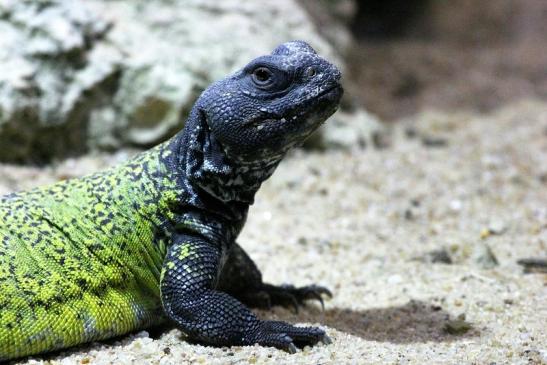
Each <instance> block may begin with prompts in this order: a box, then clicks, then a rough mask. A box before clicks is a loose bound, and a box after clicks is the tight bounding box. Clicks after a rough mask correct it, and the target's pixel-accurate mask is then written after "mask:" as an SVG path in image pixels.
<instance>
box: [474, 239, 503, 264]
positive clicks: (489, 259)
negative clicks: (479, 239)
mask: <svg viewBox="0 0 547 365" xmlns="http://www.w3.org/2000/svg"><path fill="white" fill-rule="evenodd" d="M472 260H473V261H474V262H475V264H477V265H479V266H480V267H481V268H482V269H492V268H494V267H496V266H498V265H499V262H498V259H497V258H496V256H495V255H494V252H493V251H492V249H491V248H490V246H488V245H486V244H482V243H477V244H476V245H475V246H474V247H473V253H472Z"/></svg>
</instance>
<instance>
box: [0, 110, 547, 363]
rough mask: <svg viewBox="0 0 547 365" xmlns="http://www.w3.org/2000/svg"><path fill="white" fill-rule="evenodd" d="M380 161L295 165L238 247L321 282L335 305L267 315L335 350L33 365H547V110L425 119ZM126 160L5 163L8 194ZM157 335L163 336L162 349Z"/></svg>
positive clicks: (169, 352) (261, 198)
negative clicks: (317, 331) (529, 261)
mask: <svg viewBox="0 0 547 365" xmlns="http://www.w3.org/2000/svg"><path fill="white" fill-rule="evenodd" d="M394 128H395V129H394V136H393V140H392V146H391V147H390V148H388V149H383V150H370V149H368V150H354V151H349V152H348V151H346V152H343V151H337V152H328V153H324V154H319V153H317V154H306V153H301V152H300V153H296V154H294V155H293V156H291V158H289V159H288V160H287V161H286V162H285V163H284V164H283V165H282V166H280V168H279V170H278V171H277V173H276V174H275V175H274V177H273V178H272V179H271V180H270V181H268V182H267V183H266V184H265V185H264V187H263V189H262V190H261V191H260V193H259V194H258V196H257V203H256V204H255V206H253V208H252V210H251V212H250V218H249V221H248V223H247V225H246V227H245V230H244V233H243V234H242V237H241V239H240V243H241V244H242V246H243V247H245V248H246V249H247V250H248V251H249V252H250V254H251V256H252V257H253V258H254V259H255V260H256V261H257V263H258V264H259V267H261V268H262V269H263V270H264V275H265V279H266V280H268V281H271V282H274V283H284V282H291V283H295V284H299V285H304V284H309V283H320V284H323V285H326V286H328V287H330V288H332V290H333V292H334V294H335V296H334V298H333V299H332V300H330V301H328V302H326V309H325V311H324V312H322V311H321V309H320V307H319V306H317V305H315V304H310V305H309V306H308V307H306V308H303V309H302V310H301V311H300V313H299V314H298V315H296V314H294V313H292V312H291V311H290V310H285V309H280V308H277V309H275V310H273V311H271V312H267V311H259V312H258V313H259V315H260V316H262V317H264V318H269V319H283V320H287V321H290V322H293V323H311V324H318V325H321V326H323V327H324V328H325V329H326V330H327V332H328V334H329V336H330V337H331V338H332V339H333V344H331V345H328V346H327V345H318V346H316V347H313V348H305V349H303V350H302V351H301V352H298V353H297V354H294V355H289V354H287V353H284V352H282V351H278V350H275V349H272V348H261V347H258V346H254V347H232V348H211V347H204V346H199V345H191V344H188V343H186V342H185V341H184V340H183V338H181V334H180V332H179V331H178V330H176V329H168V330H165V331H163V332H159V333H152V335H150V334H149V333H148V332H145V331H141V332H139V333H137V334H132V335H129V336H127V337H124V338H121V339H116V340H113V341H109V342H105V343H96V344H92V345H88V346H82V347H80V348H78V349H75V350H71V351H65V352H62V353H57V354H54V355H49V356H47V357H43V358H42V357H35V358H32V359H25V360H23V361H22V362H20V363H21V364H45V363H47V364H78V363H81V364H126V363H127V364H187V363H203V364H246V363H252V364H255V363H256V364H262V363H269V364H294V363H302V364H346V363H347V364H399V363H401V364H407V363H413V364H545V363H547V329H546V328H547V304H546V303H547V275H546V274H541V273H533V274H525V273H524V272H523V269H522V267H521V266H519V265H518V264H517V263H516V261H517V260H518V259H520V258H527V257H546V256H547V104H545V103H544V104H542V103H540V102H520V103H517V104H514V105H512V106H510V107H506V108H504V109H498V110H496V111H495V112H493V113H491V114H489V115H484V116H476V115H475V116H473V115H464V114H462V115H455V114H449V115H448V114H442V113H433V112H428V113H422V114H419V115H417V116H416V117H415V123H414V124H405V123H402V124H399V125H397V126H396V127H394ZM126 157H127V154H126V153H118V154H117V155H115V156H98V157H97V156H95V157H84V158H81V159H77V160H69V161H65V162H63V163H61V164H59V165H57V166H56V167H49V168H46V169H42V170H39V169H34V168H20V167H10V166H1V165H0V193H5V192H9V191H12V190H16V189H22V188H28V187H31V186H34V185H39V184H43V183H47V182H51V181H55V180H57V179H59V178H66V177H72V176H77V175H80V174H83V173H87V172H90V171H93V170H96V169H99V168H102V167H104V165H105V164H110V163H114V162H116V161H119V160H123V159H124V158H126ZM151 336H152V337H151Z"/></svg>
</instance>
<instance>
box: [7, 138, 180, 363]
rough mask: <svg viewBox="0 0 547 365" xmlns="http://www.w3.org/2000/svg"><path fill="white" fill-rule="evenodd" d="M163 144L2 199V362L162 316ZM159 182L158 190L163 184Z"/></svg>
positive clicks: (169, 189)
mask: <svg viewBox="0 0 547 365" xmlns="http://www.w3.org/2000/svg"><path fill="white" fill-rule="evenodd" d="M169 154H170V151H169V149H168V148H167V144H164V145H160V146H158V147H156V148H154V149H152V150H150V151H147V152H145V153H142V154H140V155H139V156H137V157H135V158H134V159H133V160H131V161H129V162H127V163H126V164H124V165H122V166H119V167H116V168H113V169H111V170H108V171H105V172H102V173H97V174H93V175H89V176H87V177H83V178H81V179H73V180H68V181H63V182H59V183H57V184H55V185H52V186H49V187H44V188H38V189H35V190H32V191H29V192H23V193H15V194H11V195H8V196H5V197H1V198H0V360H6V359H11V358H15V357H21V356H26V355H31V354H36V353H40V352H44V351H51V350H53V349H60V348H65V347H70V346H73V345H77V344H80V343H84V342H89V341H94V340H100V339H105V338H109V337H113V336H116V335H121V334H124V333H127V332H130V331H132V330H135V329H138V328H144V327H146V326H148V325H150V324H151V323H152V322H153V323H157V322H158V321H159V320H161V319H162V313H163V312H162V308H161V301H160V292H159V278H160V273H161V266H162V263H163V259H164V257H165V253H166V244H167V240H168V239H169V237H168V233H166V232H165V231H166V230H162V225H164V224H165V219H164V218H163V217H165V216H166V212H167V211H168V205H169V204H170V199H173V198H174V197H176V196H177V194H178V193H179V192H178V191H177V187H176V186H175V183H174V182H173V179H169V178H168V177H167V174H166V171H165V170H166V167H165V166H164V165H163V163H162V162H161V161H164V160H165V158H166V157H167V156H168V155H169ZM160 186H161V189H159V188H158V187H160Z"/></svg>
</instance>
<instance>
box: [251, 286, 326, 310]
mask: <svg viewBox="0 0 547 365" xmlns="http://www.w3.org/2000/svg"><path fill="white" fill-rule="evenodd" d="M323 296H326V297H328V298H332V293H331V291H330V290H329V289H327V288H325V287H323V286H319V285H307V286H303V287H295V286H293V285H281V286H276V285H271V284H263V285H262V287H260V289H259V290H258V291H256V292H253V293H251V294H248V295H246V296H245V299H244V302H245V303H246V304H247V305H249V306H251V307H259V308H271V307H272V306H276V305H279V306H282V307H285V308H287V307H292V308H294V310H295V312H296V313H298V309H299V307H300V306H301V305H305V302H306V301H308V300H317V301H319V303H321V308H322V309H323V310H324V309H325V304H324V302H323Z"/></svg>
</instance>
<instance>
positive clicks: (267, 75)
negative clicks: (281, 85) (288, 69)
mask: <svg viewBox="0 0 547 365" xmlns="http://www.w3.org/2000/svg"><path fill="white" fill-rule="evenodd" d="M271 78H272V72H271V71H270V70H268V69H267V68H266V67H259V68H257V69H256V70H255V71H254V72H253V79H254V81H255V83H256V84H257V85H266V84H268V83H269V82H270V81H271Z"/></svg>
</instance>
